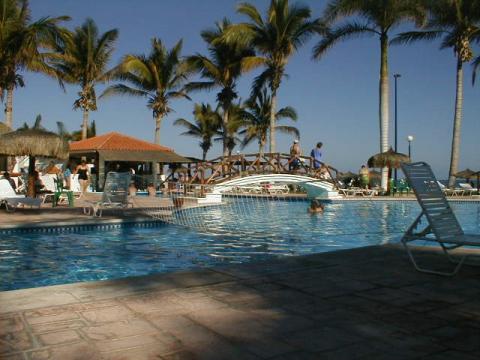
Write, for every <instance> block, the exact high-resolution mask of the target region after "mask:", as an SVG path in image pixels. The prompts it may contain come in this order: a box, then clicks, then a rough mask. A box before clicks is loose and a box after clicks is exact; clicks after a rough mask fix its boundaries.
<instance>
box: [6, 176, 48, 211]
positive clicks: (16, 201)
mask: <svg viewBox="0 0 480 360" xmlns="http://www.w3.org/2000/svg"><path fill="white" fill-rule="evenodd" d="M0 203H3V204H4V205H5V210H7V212H13V211H15V209H16V208H17V206H18V205H20V204H21V205H24V206H25V205H26V206H30V207H32V206H38V207H40V205H41V204H42V199H39V198H31V197H25V196H24V195H17V193H15V190H13V188H12V186H11V185H10V183H9V182H8V180H6V179H1V180H0Z"/></svg>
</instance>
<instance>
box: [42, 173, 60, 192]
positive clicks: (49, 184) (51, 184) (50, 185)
mask: <svg viewBox="0 0 480 360" xmlns="http://www.w3.org/2000/svg"><path fill="white" fill-rule="evenodd" d="M56 178H57V175H52V174H45V175H41V176H40V180H41V181H42V183H43V185H44V186H45V190H48V191H51V192H55V191H56V190H57V189H56V186H55V179H56Z"/></svg>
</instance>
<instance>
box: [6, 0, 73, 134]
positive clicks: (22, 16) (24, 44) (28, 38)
mask: <svg viewBox="0 0 480 360" xmlns="http://www.w3.org/2000/svg"><path fill="white" fill-rule="evenodd" d="M69 19H70V18H69V17H68V16H59V17H54V18H51V17H43V18H41V19H40V20H37V21H35V22H32V21H31V11H30V8H29V2H28V0H0V96H1V97H2V99H3V96H4V92H5V91H6V93H7V99H6V104H5V123H6V124H7V126H9V127H10V128H12V125H13V92H14V89H15V88H16V87H18V86H20V87H23V86H24V85H25V83H24V80H23V76H22V75H21V74H20V73H21V72H22V71H24V70H28V71H34V72H42V73H44V74H47V75H50V76H54V77H56V73H55V71H54V70H53V69H52V68H51V67H50V66H48V64H47V59H48V58H49V57H50V56H51V52H50V50H51V49H52V48H53V47H55V46H56V44H57V42H58V41H59V39H60V38H61V36H62V35H63V34H64V30H63V29H61V28H59V24H60V23H61V22H62V21H66V20H69Z"/></svg>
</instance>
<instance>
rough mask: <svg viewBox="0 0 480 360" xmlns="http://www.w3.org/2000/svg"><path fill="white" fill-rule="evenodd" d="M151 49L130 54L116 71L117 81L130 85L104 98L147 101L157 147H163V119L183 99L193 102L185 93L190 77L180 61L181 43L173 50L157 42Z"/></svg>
mask: <svg viewBox="0 0 480 360" xmlns="http://www.w3.org/2000/svg"><path fill="white" fill-rule="evenodd" d="M151 45H152V48H151V50H150V54H148V55H134V54H128V55H125V56H124V57H123V59H122V60H121V62H120V65H118V67H117V74H116V78H117V79H119V80H123V81H125V82H127V83H130V84H131V85H132V87H130V86H128V85H125V84H117V85H113V86H110V87H109V88H108V89H106V90H105V92H104V93H103V94H102V97H104V96H111V95H129V96H139V97H144V98H147V99H148V104H147V107H148V108H149V109H151V110H152V114H153V118H154V119H155V140H154V141H155V143H156V144H160V126H161V124H162V120H163V118H164V117H165V116H166V115H168V114H169V113H170V112H172V111H173V109H172V108H171V107H170V102H171V101H172V100H174V99H179V98H184V99H188V100H190V98H189V97H188V95H187V92H186V91H185V90H184V89H183V85H184V83H185V82H186V81H187V79H188V76H189V73H190V72H189V70H188V68H187V66H186V62H185V61H184V60H182V59H181V57H180V53H181V51H182V40H180V41H178V42H177V43H176V44H175V46H173V48H172V49H170V50H167V48H166V47H165V46H164V45H163V44H162V41H161V40H160V39H158V38H153V39H152V40H151Z"/></svg>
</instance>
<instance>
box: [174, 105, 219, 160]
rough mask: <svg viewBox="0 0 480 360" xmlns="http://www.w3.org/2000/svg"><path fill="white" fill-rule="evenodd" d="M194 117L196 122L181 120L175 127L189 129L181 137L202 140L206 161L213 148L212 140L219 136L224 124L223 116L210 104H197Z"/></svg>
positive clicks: (176, 121) (203, 158)
mask: <svg viewBox="0 0 480 360" xmlns="http://www.w3.org/2000/svg"><path fill="white" fill-rule="evenodd" d="M193 117H194V122H190V121H188V120H186V119H182V118H180V119H177V120H175V122H174V123H173V125H175V126H182V127H184V128H186V129H187V131H185V132H183V133H182V134H181V135H186V136H192V137H195V138H198V139H200V148H201V149H202V160H203V161H205V160H206V158H207V153H208V151H209V150H210V148H211V147H212V138H213V136H215V135H216V134H217V131H218V129H219V127H220V126H221V124H222V119H221V115H220V114H219V113H218V112H217V111H215V110H213V109H212V108H211V106H210V104H195V107H194V110H193Z"/></svg>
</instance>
